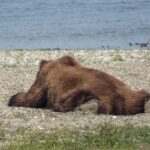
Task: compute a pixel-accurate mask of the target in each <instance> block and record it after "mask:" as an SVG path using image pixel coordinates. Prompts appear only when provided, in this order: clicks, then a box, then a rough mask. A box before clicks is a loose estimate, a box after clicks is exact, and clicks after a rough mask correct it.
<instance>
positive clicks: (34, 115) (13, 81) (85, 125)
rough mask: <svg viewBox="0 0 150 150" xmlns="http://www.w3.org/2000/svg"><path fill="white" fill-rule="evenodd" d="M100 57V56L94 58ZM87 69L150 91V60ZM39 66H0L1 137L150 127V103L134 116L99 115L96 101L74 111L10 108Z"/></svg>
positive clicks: (121, 62) (29, 83) (90, 65)
mask: <svg viewBox="0 0 150 150" xmlns="http://www.w3.org/2000/svg"><path fill="white" fill-rule="evenodd" d="M148 54H150V52H149V53H148ZM95 57H98V56H95ZM82 63H83V64H85V65H86V66H88V67H93V68H97V69H100V70H103V71H106V72H108V73H110V74H112V75H114V76H116V77H117V78H119V79H120V80H122V81H124V82H125V83H126V84H127V85H129V86H130V87H131V88H133V89H145V90H147V91H150V60H149V59H147V60H145V61H138V60H134V61H124V60H120V59H119V61H112V60H111V61H101V62H99V63H94V61H93V62H92V61H89V62H88V63H87V62H85V61H83V62H82ZM37 70H38V65H36V64H35V65H31V66H30V65H26V66H17V65H16V66H14V65H13V66H9V65H1V67H0V89H1V90H0V138H1V136H2V135H3V134H5V138H9V137H10V136H11V134H12V133H15V132H16V131H18V130H20V129H22V128H28V129H29V130H33V131H34V130H42V131H43V130H44V131H46V132H51V131H53V130H54V129H57V128H59V129H62V128H68V129H73V130H74V129H75V130H76V129H77V130H81V131H84V130H92V129H93V128H95V127H97V126H98V125H100V124H103V123H111V124H115V125H125V124H133V125H135V126H149V127H150V101H149V102H148V103H147V104H146V106H145V111H146V113H144V114H137V115H133V116H113V115H97V114H95V109H96V107H97V105H96V103H95V102H92V103H91V104H85V105H83V106H81V107H80V108H77V109H76V111H74V112H68V113H56V112H52V111H51V110H44V109H31V108H10V107H8V106H7V102H8V100H9V98H10V96H12V95H13V94H15V93H17V92H21V91H27V89H28V88H29V87H30V86H31V84H32V83H33V81H34V79H35V76H36V73H37Z"/></svg>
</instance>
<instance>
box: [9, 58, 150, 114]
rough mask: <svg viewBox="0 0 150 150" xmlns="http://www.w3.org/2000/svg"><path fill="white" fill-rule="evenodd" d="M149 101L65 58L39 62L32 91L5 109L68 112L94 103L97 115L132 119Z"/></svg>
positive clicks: (146, 95)
mask: <svg viewBox="0 0 150 150" xmlns="http://www.w3.org/2000/svg"><path fill="white" fill-rule="evenodd" d="M148 98H150V93H148V92H146V91H144V90H140V91H133V90H131V89H130V88H129V87H127V86H126V85H125V84H124V83H123V82H122V81H120V80H118V79H116V78H115V77H114V76H112V75H109V74H107V73H105V72H102V71H100V70H96V69H91V68H87V67H84V66H82V65H80V64H79V63H78V62H77V61H76V60H75V59H74V58H72V57H71V56H64V57H61V58H59V59H56V60H52V61H46V60H42V61H41V62H40V67H39V71H38V73H37V76H36V79H35V82H34V83H33V85H32V86H31V88H30V89H29V90H28V92H26V93H24V92H21V93H17V94H15V95H14V96H12V97H11V98H10V100H9V102H8V106H17V107H32V108H47V109H52V110H53V111H58V112H68V111H73V110H74V109H75V108H76V107H77V106H79V105H81V104H83V103H85V102H88V101H90V100H91V99H96V100H97V104H98V109H97V113H102V114H114V115H132V114H137V113H143V112H144V105H145V103H146V102H147V101H148Z"/></svg>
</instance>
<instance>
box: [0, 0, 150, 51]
mask: <svg viewBox="0 0 150 150" xmlns="http://www.w3.org/2000/svg"><path fill="white" fill-rule="evenodd" d="M148 41H150V0H0V49H11V48H28V49H33V48H72V49H75V48H101V47H103V46H105V47H109V46H110V47H111V48H119V47H120V48H123V49H125V48H129V42H132V43H135V42H148ZM132 47H133V46H132Z"/></svg>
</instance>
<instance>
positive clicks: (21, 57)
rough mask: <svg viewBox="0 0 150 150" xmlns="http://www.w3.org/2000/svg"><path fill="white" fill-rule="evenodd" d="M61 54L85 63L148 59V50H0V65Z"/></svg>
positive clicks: (32, 61) (35, 61) (21, 63)
mask: <svg viewBox="0 0 150 150" xmlns="http://www.w3.org/2000/svg"><path fill="white" fill-rule="evenodd" d="M63 55H71V56H73V57H75V58H76V59H78V60H79V61H81V62H84V63H85V64H89V62H91V63H92V62H93V63H96V64H98V63H100V62H110V61H112V62H119V61H123V62H134V61H140V62H143V61H150V50H100V49H99V50H98V49H97V50H44V51H43V50H32V51H29V50H10V51H4V50H1V51H0V67H4V66H8V67H15V66H22V67H23V66H34V65H38V63H39V61H40V60H41V59H47V60H50V59H56V58H58V57H61V56H63Z"/></svg>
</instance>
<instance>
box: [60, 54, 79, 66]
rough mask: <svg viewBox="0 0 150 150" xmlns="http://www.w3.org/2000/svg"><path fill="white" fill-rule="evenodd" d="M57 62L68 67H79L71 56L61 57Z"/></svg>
mask: <svg viewBox="0 0 150 150" xmlns="http://www.w3.org/2000/svg"><path fill="white" fill-rule="evenodd" d="M59 61H60V62H61V63H63V64H65V65H68V66H79V63H78V62H77V61H76V60H75V59H74V58H73V57H71V56H63V57H61V58H60V59H59Z"/></svg>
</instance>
